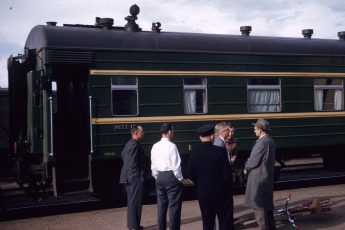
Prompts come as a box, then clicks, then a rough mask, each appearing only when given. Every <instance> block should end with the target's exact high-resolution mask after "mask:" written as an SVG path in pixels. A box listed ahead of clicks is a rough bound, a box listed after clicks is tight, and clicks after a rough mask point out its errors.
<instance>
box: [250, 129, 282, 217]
mask: <svg viewBox="0 0 345 230" xmlns="http://www.w3.org/2000/svg"><path fill="white" fill-rule="evenodd" d="M274 161H275V144H274V141H273V139H272V138H271V137H270V136H269V135H267V134H266V135H265V136H264V137H262V138H259V139H258V140H256V142H255V145H254V146H253V149H252V151H251V153H250V157H249V158H248V160H247V162H246V164H245V169H246V170H247V171H248V173H249V175H248V181H247V187H246V193H245V200H244V203H245V205H246V206H248V207H251V208H258V209H265V210H273V183H274Z"/></svg>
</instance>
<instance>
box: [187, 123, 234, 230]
mask: <svg viewBox="0 0 345 230" xmlns="http://www.w3.org/2000/svg"><path fill="white" fill-rule="evenodd" d="M197 133H198V134H199V136H200V140H201V142H202V143H201V144H200V145H199V146H197V147H196V148H195V149H194V150H193V151H192V153H191V156H190V160H189V166H188V175H189V177H190V179H192V180H193V181H194V182H195V184H196V191H197V198H198V200H199V206H200V210H201V216H202V223H203V229H204V230H213V229H214V226H215V217H216V216H217V218H218V221H219V229H220V230H231V229H234V226H233V202H232V200H233V199H232V176H231V166H230V163H229V160H228V158H227V152H226V149H225V148H220V147H218V146H214V145H213V141H214V126H213V125H211V124H208V125H204V126H202V127H200V128H199V129H197Z"/></svg>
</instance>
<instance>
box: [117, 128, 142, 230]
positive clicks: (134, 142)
mask: <svg viewBox="0 0 345 230" xmlns="http://www.w3.org/2000/svg"><path fill="white" fill-rule="evenodd" d="M131 135H132V139H131V140H129V141H128V142H127V144H126V145H125V147H124V148H123V150H122V153H121V156H122V160H123V167H122V169H121V175H120V183H121V184H124V185H125V186H126V190H127V227H128V229H143V227H142V226H140V221H141V209H142V201H143V197H144V178H145V175H144V173H145V155H144V151H143V150H142V148H141V146H140V143H139V141H140V140H141V139H142V138H143V136H144V129H143V128H142V127H141V126H134V127H133V128H132V129H131Z"/></svg>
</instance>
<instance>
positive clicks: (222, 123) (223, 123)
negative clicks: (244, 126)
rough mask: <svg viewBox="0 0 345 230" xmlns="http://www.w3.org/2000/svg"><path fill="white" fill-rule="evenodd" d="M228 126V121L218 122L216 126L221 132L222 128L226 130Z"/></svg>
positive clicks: (217, 131)
mask: <svg viewBox="0 0 345 230" xmlns="http://www.w3.org/2000/svg"><path fill="white" fill-rule="evenodd" d="M226 127H229V124H228V123H226V122H220V123H218V124H216V127H214V129H215V131H216V133H220V132H221V131H222V130H224V129H225V128H226Z"/></svg>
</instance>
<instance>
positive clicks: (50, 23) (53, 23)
mask: <svg viewBox="0 0 345 230" xmlns="http://www.w3.org/2000/svg"><path fill="white" fill-rule="evenodd" d="M46 23H47V26H56V24H57V22H46Z"/></svg>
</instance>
